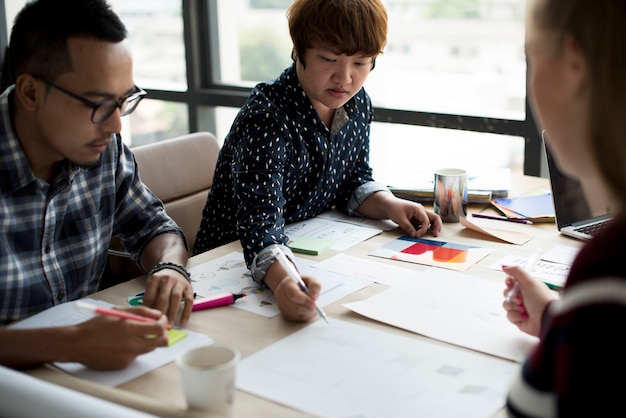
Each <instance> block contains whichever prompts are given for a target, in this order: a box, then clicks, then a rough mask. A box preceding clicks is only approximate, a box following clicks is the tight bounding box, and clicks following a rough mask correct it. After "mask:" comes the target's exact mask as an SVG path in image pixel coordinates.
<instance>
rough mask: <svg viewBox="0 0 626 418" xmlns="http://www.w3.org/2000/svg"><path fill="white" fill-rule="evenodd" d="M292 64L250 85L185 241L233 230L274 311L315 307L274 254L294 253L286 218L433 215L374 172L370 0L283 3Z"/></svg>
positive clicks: (214, 239) (407, 221)
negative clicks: (192, 233)
mask: <svg viewBox="0 0 626 418" xmlns="http://www.w3.org/2000/svg"><path fill="white" fill-rule="evenodd" d="M287 16H288V23H289V31H290V34H291V39H292V42H293V51H292V59H293V64H292V65H291V66H290V67H289V68H287V69H286V70H285V71H284V72H283V73H282V74H281V75H280V76H279V77H278V78H277V79H276V80H274V81H273V82H267V83H260V84H258V85H257V86H256V87H255V88H254V89H253V90H252V92H251V94H250V96H249V97H248V100H247V101H246V103H245V104H244V106H243V107H242V108H241V110H240V111H239V114H238V115H237V117H236V119H235V121H234V122H233V125H232V127H231V130H230V132H229V134H228V135H227V137H226V138H225V141H224V145H223V147H222V149H221V152H220V156H219V158H218V162H217V167H216V170H215V176H214V184H213V186H212V188H211V191H210V192H209V196H208V199H207V203H206V206H205V208H204V210H203V219H202V222H201V225H200V228H199V231H198V235H197V237H196V242H195V244H194V252H195V253H196V254H198V253H201V252H204V251H207V250H210V249H212V248H215V247H217V246H220V245H222V244H226V243H228V242H232V241H235V240H237V239H239V240H240V241H241V244H242V247H243V252H244V256H245V260H246V263H247V265H248V267H250V268H251V271H252V276H253V278H254V280H256V281H257V282H258V283H259V284H261V285H263V286H267V287H269V288H270V289H271V290H273V292H274V295H275V298H276V302H277V304H278V307H279V309H280V311H281V313H282V315H283V317H284V318H286V319H289V320H299V321H305V320H309V319H311V318H313V317H314V316H315V314H316V313H315V300H316V299H317V297H318V296H319V293H320V283H319V281H318V280H316V279H314V278H312V277H304V280H305V282H306V284H307V286H308V287H309V293H310V297H309V296H307V295H306V294H304V293H303V292H302V291H301V290H300V288H299V287H298V285H297V284H296V282H295V281H294V280H290V279H289V277H288V275H287V273H286V271H285V270H284V269H283V268H282V266H281V265H280V264H279V263H277V262H276V260H275V258H274V256H273V251H274V249H276V248H281V249H282V250H283V251H284V252H285V253H286V254H287V256H288V257H289V258H290V260H291V261H292V262H293V261H294V256H293V253H292V252H291V251H290V250H289V248H288V246H287V243H288V242H289V238H288V237H287V236H286V235H285V233H284V228H285V224H286V223H291V222H297V221H301V220H304V219H309V218H312V217H314V216H317V215H319V214H321V213H322V212H325V211H327V210H329V209H330V208H332V207H336V208H337V209H338V210H340V211H342V212H344V213H347V214H349V215H353V216H364V217H368V218H373V219H391V220H392V221H395V222H396V223H397V224H398V225H399V226H400V227H401V228H402V229H403V230H404V231H405V232H406V233H407V234H409V235H411V236H414V237H415V236H421V235H423V234H425V233H426V232H427V231H429V230H430V231H431V232H432V233H433V234H434V235H437V234H438V233H439V231H440V229H441V218H440V217H439V216H438V215H436V214H435V213H433V212H432V211H427V210H425V209H424V207H422V206H421V205H419V204H417V203H414V202H410V201H406V200H401V199H398V198H396V197H395V196H393V195H392V194H391V193H390V191H389V190H388V189H387V187H386V186H385V185H383V184H380V183H377V182H376V181H374V178H373V177H372V169H371V167H370V165H369V135H370V125H371V123H372V119H373V114H372V104H371V101H370V98H369V96H368V95H367V93H366V92H365V90H364V89H363V83H364V82H365V80H366V79H367V76H368V75H369V73H370V72H371V71H372V69H373V68H374V66H375V62H376V57H378V56H379V55H380V54H381V53H382V51H383V47H384V46H385V42H386V37H387V12H386V10H385V8H384V6H383V4H382V2H381V1H380V0H296V1H294V2H293V3H292V4H291V6H290V7H289V9H288V11H287Z"/></svg>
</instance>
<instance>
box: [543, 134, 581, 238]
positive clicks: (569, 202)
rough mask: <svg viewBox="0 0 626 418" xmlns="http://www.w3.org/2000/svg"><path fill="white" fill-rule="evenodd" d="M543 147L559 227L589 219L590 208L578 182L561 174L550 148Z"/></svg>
mask: <svg viewBox="0 0 626 418" xmlns="http://www.w3.org/2000/svg"><path fill="white" fill-rule="evenodd" d="M545 149H546V156H547V160H548V171H549V174H550V185H551V186H552V197H553V198H554V214H555V215H556V222H557V224H558V227H559V229H561V228H562V227H564V226H567V225H571V224H574V223H577V222H581V221H584V220H587V219H591V218H592V216H591V210H590V209H589V205H588V204H587V200H586V199H585V194H584V192H583V189H582V186H581V185H580V182H579V181H578V180H575V179H573V178H571V177H568V176H566V175H565V174H563V173H562V172H561V170H559V168H558V166H557V164H556V161H554V157H553V156H552V154H551V153H550V148H549V147H548V146H547V145H546V147H545Z"/></svg>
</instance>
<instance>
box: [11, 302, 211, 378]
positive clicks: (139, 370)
mask: <svg viewBox="0 0 626 418" xmlns="http://www.w3.org/2000/svg"><path fill="white" fill-rule="evenodd" d="M81 300H83V299H81ZM84 300H85V301H87V302H90V303H93V304H96V305H100V306H103V307H111V306H113V305H111V304H110V303H107V302H104V301H101V300H93V299H84ZM91 317H93V314H91V313H85V312H79V311H77V310H76V309H74V302H67V303H63V304H61V305H57V306H54V307H52V308H50V309H47V310H45V311H43V312H40V313H38V314H37V315H33V316H31V317H30V318H26V319H24V320H22V321H19V322H16V323H14V324H11V325H10V326H9V328H14V329H26V328H42V327H53V326H63V325H71V324H78V323H80V322H83V321H86V320H88V319H89V318H91ZM185 332H186V333H187V337H185V338H183V339H182V340H180V341H179V342H177V343H176V344H174V345H172V346H169V347H159V348H157V349H155V350H153V351H151V352H149V353H146V354H143V355H141V356H138V357H137V358H136V359H135V361H134V362H133V363H132V364H131V365H130V366H129V367H127V368H126V369H124V370H110V371H108V370H107V371H100V370H92V369H88V368H87V367H85V366H83V365H82V364H80V363H60V362H55V363H54V365H55V366H56V367H58V368H60V369H62V370H64V371H66V372H68V373H71V374H73V375H75V376H77V377H81V378H83V379H87V380H91V381H94V382H97V383H100V384H103V385H107V386H117V385H121V384H122V383H125V382H128V381H130V380H132V379H134V378H136V377H139V376H141V375H143V374H145V373H148V372H149V371H151V370H154V369H156V368H159V367H161V366H163V365H165V364H167V363H170V362H171V361H174V358H176V355H177V354H178V353H179V352H181V351H183V350H186V349H187V348H190V347H194V346H196V345H204V344H211V343H212V342H213V339H212V338H210V337H209V336H208V335H205V334H200V333H198V332H194V331H190V330H185Z"/></svg>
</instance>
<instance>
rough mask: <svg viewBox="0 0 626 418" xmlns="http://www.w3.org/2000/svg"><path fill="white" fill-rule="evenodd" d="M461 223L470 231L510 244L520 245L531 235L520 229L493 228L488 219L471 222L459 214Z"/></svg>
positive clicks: (530, 237)
mask: <svg viewBox="0 0 626 418" xmlns="http://www.w3.org/2000/svg"><path fill="white" fill-rule="evenodd" d="M460 222H461V225H463V226H464V227H466V228H468V229H471V230H472V231H476V232H480V233H481V234H485V235H489V236H492V237H495V238H498V239H499V240H502V241H505V242H510V243H511V244H517V245H522V244H525V243H527V242H528V241H530V240H531V239H532V238H533V236H532V235H528V234H525V233H523V232H520V231H513V230H510V229H503V228H493V227H492V225H493V224H490V223H489V221H487V222H481V221H478V222H476V221H474V222H471V221H470V220H469V219H467V218H466V217H465V216H461V218H460Z"/></svg>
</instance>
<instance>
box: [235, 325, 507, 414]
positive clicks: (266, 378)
mask: <svg viewBox="0 0 626 418" xmlns="http://www.w3.org/2000/svg"><path fill="white" fill-rule="evenodd" d="M518 369H519V365H518V364H516V363H514V362H510V361H506V360H503V359H498V358H495V357H489V356H485V355H483V354H480V353H476V352H471V351H465V350H459V349H458V348H454V347H446V346H444V345H441V344H437V343H435V342H432V341H422V340H417V339H412V338H407V337H403V336H398V335H394V334H391V333H387V332H383V331H379V330H376V329H374V328H370V327H364V326H360V325H355V324H351V323H349V322H344V321H340V320H338V319H334V318H331V319H330V323H329V324H326V323H325V322H324V321H321V320H318V321H316V322H314V323H312V324H310V325H308V326H307V327H305V328H303V329H302V330H300V331H298V332H296V333H294V334H292V335H290V336H288V337H286V338H283V339H282V340H280V341H278V342H276V343H274V344H272V345H270V346H268V347H267V348H265V349H263V350H261V351H258V352H256V353H254V354H252V355H250V356H248V357H246V358H245V359H244V360H242V362H241V363H240V364H239V368H238V371H237V381H236V385H237V387H238V388H239V389H241V390H244V391H246V392H250V393H252V394H255V395H258V396H261V397H264V398H267V399H270V400H272V401H274V402H277V403H280V404H283V405H287V406H289V407H292V408H295V409H298V410H301V411H304V412H306V413H309V414H312V415H315V416H323V417H344V418H345V417H364V418H366V417H385V418H394V417H406V416H417V417H435V416H436V417H465V418H474V417H476V418H485V417H489V416H491V415H493V414H494V413H495V412H496V411H497V410H498V409H500V408H501V407H502V406H503V405H504V400H505V399H506V392H507V390H508V387H509V385H510V383H511V381H512V379H513V377H514V376H515V374H516V373H517V371H518Z"/></svg>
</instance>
